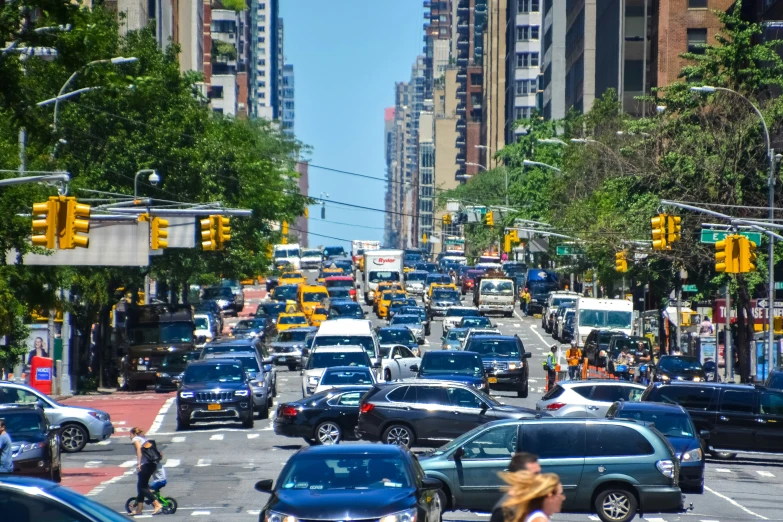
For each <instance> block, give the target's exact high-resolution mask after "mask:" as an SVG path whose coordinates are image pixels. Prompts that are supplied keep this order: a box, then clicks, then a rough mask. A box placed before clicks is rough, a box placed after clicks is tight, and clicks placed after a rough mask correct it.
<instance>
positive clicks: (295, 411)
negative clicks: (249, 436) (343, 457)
mask: <svg viewBox="0 0 783 522" xmlns="http://www.w3.org/2000/svg"><path fill="white" fill-rule="evenodd" d="M370 387H371V386H367V385H364V386H344V387H341V388H340V389H333V388H332V389H327V390H324V391H322V392H318V393H315V394H313V395H311V396H310V397H305V398H303V399H299V400H298V401H291V402H284V403H282V404H280V405H279V406H278V407H277V412H276V414H275V421H274V423H273V424H272V426H273V429H274V431H275V434H276V435H281V436H283V437H295V438H302V439H304V440H305V441H306V442H307V443H309V444H314V445H317V444H324V445H328V444H338V443H340V442H342V441H344V440H353V439H356V434H355V430H356V423H357V422H358V421H359V399H361V398H362V395H364V394H365V393H366V392H367V390H369V389H370Z"/></svg>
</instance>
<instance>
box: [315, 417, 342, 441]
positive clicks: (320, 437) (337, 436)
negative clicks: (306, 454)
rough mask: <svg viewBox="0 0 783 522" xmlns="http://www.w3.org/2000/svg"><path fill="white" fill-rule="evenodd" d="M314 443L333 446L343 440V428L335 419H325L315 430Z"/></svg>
mask: <svg viewBox="0 0 783 522" xmlns="http://www.w3.org/2000/svg"><path fill="white" fill-rule="evenodd" d="M313 436H314V437H313V438H314V444H316V445H318V446H332V445H334V444H339V443H340V442H342V440H343V430H342V428H340V425H339V424H337V423H336V422H334V421H325V422H322V423H321V424H319V425H318V426H316V427H315V431H314V432H313Z"/></svg>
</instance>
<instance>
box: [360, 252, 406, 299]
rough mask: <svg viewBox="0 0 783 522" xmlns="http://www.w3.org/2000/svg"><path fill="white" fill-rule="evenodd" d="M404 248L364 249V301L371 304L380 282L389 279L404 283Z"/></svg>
mask: <svg viewBox="0 0 783 522" xmlns="http://www.w3.org/2000/svg"><path fill="white" fill-rule="evenodd" d="M404 255H405V253H404V252H403V251H402V250H370V251H367V250H365V251H364V272H363V273H362V291H363V292H364V302H365V303H367V304H370V303H371V302H372V300H373V299H374V298H375V290H376V289H377V288H378V283H385V282H389V281H393V282H397V283H402V259H403V256H404Z"/></svg>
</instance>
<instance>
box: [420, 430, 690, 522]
mask: <svg viewBox="0 0 783 522" xmlns="http://www.w3.org/2000/svg"><path fill="white" fill-rule="evenodd" d="M516 451H525V452H528V453H533V454H535V455H538V457H539V462H540V464H541V467H542V469H543V471H544V472H551V473H557V474H558V475H559V476H560V481H561V482H562V484H563V492H564V493H565V495H566V500H565V502H564V503H563V511H564V512H580V513H585V512H586V513H595V514H597V515H598V516H599V517H600V518H601V520H603V521H604V522H627V521H628V520H631V519H632V518H633V517H634V515H636V513H637V512H643V513H645V514H646V513H670V512H679V511H682V510H683V497H682V492H681V491H680V488H679V487H678V486H677V484H678V479H679V476H678V475H679V461H678V459H677V458H676V457H675V452H674V449H673V448H672V447H671V445H670V444H669V442H668V441H667V440H666V438H665V437H664V436H663V435H662V434H660V433H659V432H658V431H656V430H655V429H653V428H651V427H648V426H647V425H645V424H644V423H637V422H635V421H629V420H620V419H616V420H602V419H589V420H588V419H575V418H536V419H521V420H502V421H496V422H491V423H489V424H485V425H483V426H479V427H477V428H475V429H473V430H471V431H469V432H467V433H465V434H464V435H462V436H460V437H458V438H457V439H455V440H453V441H451V442H449V443H448V444H446V445H445V446H442V447H440V448H438V449H437V450H435V451H434V452H433V453H432V454H430V455H427V456H424V457H421V458H420V462H421V466H422V468H424V471H425V472H426V474H427V476H429V477H434V478H438V479H440V480H441V481H442V482H443V485H444V486H443V489H442V490H441V493H440V494H441V495H442V496H441V503H442V505H443V506H444V510H446V509H448V510H458V509H463V510H471V511H491V510H492V507H493V506H494V505H495V503H496V502H497V501H498V500H499V499H500V497H501V496H502V494H503V493H502V488H503V486H505V483H504V482H503V480H502V479H501V478H500V477H499V475H498V474H499V473H501V472H503V471H506V470H507V468H508V466H509V463H510V460H511V456H512V454H513V453H514V452H516Z"/></svg>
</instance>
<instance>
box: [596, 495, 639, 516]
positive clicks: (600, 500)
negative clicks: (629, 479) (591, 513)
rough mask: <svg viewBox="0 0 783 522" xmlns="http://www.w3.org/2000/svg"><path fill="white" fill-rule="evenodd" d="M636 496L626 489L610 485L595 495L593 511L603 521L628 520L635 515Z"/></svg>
mask: <svg viewBox="0 0 783 522" xmlns="http://www.w3.org/2000/svg"><path fill="white" fill-rule="evenodd" d="M637 505H638V504H637V502H636V497H635V496H634V495H633V493H631V492H630V491H628V490H627V489H624V488H620V487H610V488H608V489H605V490H603V491H600V492H599V493H598V495H596V497H595V504H594V505H593V506H594V507H595V512H596V514H597V515H598V518H600V519H601V520H602V521H603V522H628V521H629V520H631V519H632V518H633V517H634V516H636V509H637Z"/></svg>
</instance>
